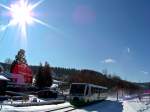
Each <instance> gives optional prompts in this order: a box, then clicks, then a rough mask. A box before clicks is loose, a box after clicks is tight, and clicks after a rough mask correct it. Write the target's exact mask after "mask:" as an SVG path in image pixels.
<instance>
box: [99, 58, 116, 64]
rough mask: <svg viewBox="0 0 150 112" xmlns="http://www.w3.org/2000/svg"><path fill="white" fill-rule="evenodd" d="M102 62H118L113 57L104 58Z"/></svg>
mask: <svg viewBox="0 0 150 112" xmlns="http://www.w3.org/2000/svg"><path fill="white" fill-rule="evenodd" d="M102 63H107V64H109V63H116V60H114V59H112V58H107V59H105V60H103V61H102Z"/></svg>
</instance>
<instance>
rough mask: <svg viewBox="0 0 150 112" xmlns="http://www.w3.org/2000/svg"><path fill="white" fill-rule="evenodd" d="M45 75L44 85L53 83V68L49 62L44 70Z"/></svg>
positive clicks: (47, 85) (48, 85)
mask: <svg viewBox="0 0 150 112" xmlns="http://www.w3.org/2000/svg"><path fill="white" fill-rule="evenodd" d="M43 73H44V74H43V76H44V86H45V87H50V86H51V85H52V70H51V68H50V65H49V64H48V62H45V66H44V70H43Z"/></svg>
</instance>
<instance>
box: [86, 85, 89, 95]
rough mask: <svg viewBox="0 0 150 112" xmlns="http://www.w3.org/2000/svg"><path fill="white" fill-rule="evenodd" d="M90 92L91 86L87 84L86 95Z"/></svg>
mask: <svg viewBox="0 0 150 112" xmlns="http://www.w3.org/2000/svg"><path fill="white" fill-rule="evenodd" d="M88 93H89V86H87V88H86V93H85V95H86V96H87V95H88Z"/></svg>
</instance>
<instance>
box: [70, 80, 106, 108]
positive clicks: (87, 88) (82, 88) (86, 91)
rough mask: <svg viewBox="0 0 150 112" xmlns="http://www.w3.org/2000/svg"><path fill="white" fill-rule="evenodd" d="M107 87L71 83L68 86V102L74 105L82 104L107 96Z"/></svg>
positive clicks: (103, 98) (100, 99)
mask: <svg viewBox="0 0 150 112" xmlns="http://www.w3.org/2000/svg"><path fill="white" fill-rule="evenodd" d="M107 91H108V89H107V87H103V86H98V85H94V84H89V83H72V84H71V86H70V99H69V100H70V103H71V104H72V105H74V106H82V105H85V104H89V103H92V102H96V101H102V100H105V99H106V98H107V95H108V92H107Z"/></svg>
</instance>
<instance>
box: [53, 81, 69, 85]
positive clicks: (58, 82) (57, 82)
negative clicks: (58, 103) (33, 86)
mask: <svg viewBox="0 0 150 112" xmlns="http://www.w3.org/2000/svg"><path fill="white" fill-rule="evenodd" d="M53 83H55V84H60V83H67V82H63V81H58V80H53Z"/></svg>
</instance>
